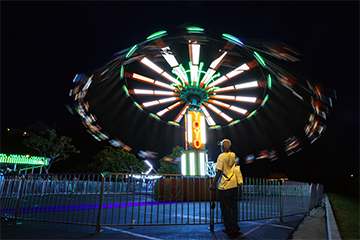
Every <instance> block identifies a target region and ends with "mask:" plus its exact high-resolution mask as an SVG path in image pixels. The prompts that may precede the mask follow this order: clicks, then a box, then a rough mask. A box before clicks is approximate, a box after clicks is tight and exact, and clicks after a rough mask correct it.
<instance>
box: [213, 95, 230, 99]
mask: <svg viewBox="0 0 360 240" xmlns="http://www.w3.org/2000/svg"><path fill="white" fill-rule="evenodd" d="M214 98H218V99H224V100H235V96H228V95H215V96H214Z"/></svg>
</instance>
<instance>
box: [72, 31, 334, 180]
mask: <svg viewBox="0 0 360 240" xmlns="http://www.w3.org/2000/svg"><path fill="white" fill-rule="evenodd" d="M185 31H186V33H184V34H182V35H179V36H175V37H174V36H169V37H168V36H167V34H168V32H167V31H159V32H156V33H154V34H152V35H150V36H149V37H148V38H147V39H146V41H144V42H141V43H138V44H135V45H133V46H132V47H131V48H130V49H129V50H128V51H126V52H127V53H126V56H125V58H124V57H123V58H121V57H116V58H115V59H116V61H110V62H109V63H107V64H105V65H104V66H102V67H100V68H99V69H98V70H97V71H95V72H94V73H92V74H91V76H90V77H87V76H85V75H84V74H77V75H76V76H75V78H74V80H73V82H74V84H75V85H76V86H75V87H74V88H73V90H72V91H70V95H71V96H72V97H73V99H74V101H75V103H74V108H75V109H76V110H77V112H78V114H79V115H80V116H81V118H82V119H83V122H84V124H85V125H86V126H87V127H88V128H89V130H90V132H91V134H93V136H94V137H96V138H97V139H99V140H106V141H109V142H111V143H114V142H113V141H112V140H113V139H112V135H113V134H115V133H114V132H111V133H104V132H103V131H104V130H105V129H103V128H102V127H100V126H101V125H103V124H105V125H112V124H115V122H117V121H116V120H115V119H114V118H112V119H114V120H113V122H110V121H107V120H106V117H105V116H107V115H109V113H108V114H105V113H104V111H106V110H105V109H106V108H103V106H104V105H101V102H108V103H106V104H107V106H111V105H112V103H111V102H112V101H113V100H114V99H111V96H112V95H109V94H107V95H106V96H103V95H101V94H100V96H101V101H100V100H99V99H100V97H98V96H96V94H94V93H95V92H96V93H101V92H102V91H103V92H104V93H111V92H112V88H116V87H118V86H119V84H120V85H122V86H123V87H122V89H123V92H124V93H125V94H124V96H125V97H128V98H129V99H130V100H131V101H132V102H133V103H134V104H135V105H136V106H137V107H138V108H139V109H141V110H142V112H144V113H146V114H148V115H149V116H151V117H152V118H155V119H156V121H157V122H159V124H161V123H165V124H166V125H164V126H169V125H171V126H176V127H177V128H179V127H180V128H185V129H186V131H187V134H186V137H185V142H186V149H185V151H184V154H186V156H185V157H184V156H182V161H181V163H182V168H181V169H182V172H183V173H186V174H191V175H192V174H203V173H204V172H205V171H206V170H204V169H203V166H202V163H203V161H204V159H207V153H206V154H205V152H206V151H207V150H206V147H205V143H206V142H209V141H214V138H218V137H221V136H224V137H225V136H226V135H225V134H227V135H231V136H232V137H233V138H234V139H233V141H235V142H236V141H239V142H244V140H243V139H242V138H243V136H241V135H242V134H246V135H247V136H248V139H249V143H245V145H247V148H244V149H243V153H242V155H243V159H244V160H245V162H246V163H249V162H252V161H253V159H255V157H254V158H252V157H251V156H259V157H257V158H256V159H258V160H263V159H270V160H272V161H273V160H274V159H276V158H277V152H278V151H276V150H275V149H277V148H278V145H277V146H276V144H275V143H274V141H273V139H279V140H276V142H281V143H282V145H283V149H282V150H283V151H284V152H286V153H287V154H288V155H289V154H293V153H295V152H297V151H299V150H300V149H301V145H302V142H304V140H303V139H302V135H303V136H305V137H306V138H307V141H308V142H309V143H313V142H314V141H315V140H317V139H318V137H319V136H321V135H322V133H323V132H324V130H325V129H326V124H325V120H326V119H327V115H328V114H329V107H331V106H332V101H333V99H334V97H332V96H326V95H325V94H324V93H323V92H322V91H321V88H320V87H317V86H315V87H313V84H312V83H311V82H310V81H309V80H308V79H306V78H302V77H301V76H295V74H291V73H289V70H288V69H287V70H286V71H285V70H284V69H283V68H282V66H281V64H279V63H278V62H275V61H273V59H274V58H275V59H276V61H287V60H290V62H294V61H295V59H294V58H291V57H290V55H291V54H297V52H294V51H292V50H291V51H290V50H289V52H287V53H286V54H281V53H280V52H279V51H280V50H281V48H279V47H278V46H276V47H269V46H268V45H266V44H263V48H262V49H258V48H256V47H253V46H251V42H249V43H246V44H244V43H243V42H242V41H240V40H239V39H238V38H236V37H234V36H232V35H230V34H227V33H224V34H222V35H221V39H222V40H216V39H212V38H210V37H208V36H207V35H206V34H205V32H204V29H203V28H198V27H192V26H187V27H185ZM184 40H185V41H184ZM205 43H206V44H205ZM274 49H275V50H276V49H277V50H276V51H278V53H277V54H276V55H274V51H275V50H274ZM282 50H284V51H285V50H286V49H285V48H284V49H282ZM124 55H125V53H124ZM278 56H281V58H279V57H278ZM122 59H123V60H122ZM125 59H126V61H125ZM188 60H189V61H188ZM296 61H300V60H299V59H296ZM287 62H289V61H287ZM184 66H189V67H188V69H185V67H184ZM229 67H230V68H231V69H230V71H229ZM203 68H207V70H206V71H203V70H202V69H203ZM120 75H121V77H119V76H120ZM114 79H116V80H117V82H116V84H111V83H112V81H113V80H114ZM119 79H120V81H119ZM163 80H167V81H169V82H170V83H171V84H167V83H165V82H163ZM106 82H109V84H108V85H106ZM164 88H166V89H167V90H168V91H164V90H162V89H164ZM228 92H231V93H232V94H224V93H228ZM88 93H90V94H88ZM333 95H336V94H333ZM109 96H110V97H109ZM161 96H171V97H169V98H162V97H161ZM120 98H122V97H121V96H120ZM89 102H90V104H89ZM324 102H325V103H324ZM214 105H217V106H219V107H215V106H214ZM89 106H90V107H89ZM180 106H181V108H178V107H180ZM119 109H120V108H119ZM208 109H210V110H211V111H210V112H209V111H208ZM92 111H95V112H94V113H92ZM120 111H124V112H127V111H129V109H128V108H122V110H120ZM150 111H151V112H150ZM192 111H195V112H198V113H199V114H201V118H199V119H201V120H198V119H197V118H196V120H195V118H194V117H191V115H190V114H189V113H190V112H192ZM155 113H156V114H155ZM131 114H134V113H131ZM131 114H126V113H122V114H118V116H119V117H121V118H124V117H125V118H127V117H128V118H129V121H130V122H129V121H126V120H124V119H121V120H120V121H119V123H116V124H115V125H117V126H118V128H119V130H120V129H121V128H129V127H128V126H126V124H125V125H124V126H121V125H120V123H122V122H124V123H125V122H129V123H128V124H129V125H130V126H131V127H130V129H134V130H135V129H136V127H135V122H140V121H141V120H140V115H141V114H140V115H138V116H137V117H136V119H131V118H132V115H131ZM110 115H111V114H110ZM184 115H187V117H186V119H185V120H186V121H185V122H186V124H185V123H181V120H182V119H183V117H184ZM194 116H195V115H194ZM309 116H310V117H309ZM133 120H134V121H133ZM199 122H201V124H200V123H199ZM205 122H206V124H207V125H208V129H209V133H208V134H206V135H205V131H206V130H205ZM100 123H102V124H100ZM154 124H155V123H154ZM159 124H155V125H154V127H153V128H151V130H150V132H151V133H152V134H151V136H152V138H153V139H154V140H155V139H156V135H157V134H158V132H157V130H158V129H159V128H160V126H161V125H159ZM199 124H200V125H201V126H202V129H201V131H200V129H197V127H198V126H199ZM248 126H249V128H248ZM265 126H267V127H265ZM270 126H272V127H273V128H271V127H270ZM229 128H231V129H232V131H230V130H229ZM247 128H248V129H247ZM269 128H270V129H271V130H268V129H269ZM106 129H109V128H108V127H106ZM143 129H144V126H142V128H141V130H142V131H143ZM195 129H196V131H198V132H196V134H195V135H193V133H194V131H195ZM215 129H216V130H220V129H221V130H223V132H217V131H213V130H215ZM244 129H246V131H244ZM137 130H138V129H137ZM235 132H239V133H240V134H235ZM190 133H191V134H190ZM137 135H139V136H140V135H141V134H140V133H138V134H137ZM215 135H218V136H215ZM274 135H278V136H274ZM200 136H201V137H200ZM205 136H207V137H208V138H209V139H211V140H209V139H205ZM249 136H250V137H249ZM193 141H194V145H191V144H192V142H193ZM154 142H155V141H154ZM188 143H189V149H188V147H187V146H188V145H187V144H188ZM190 145H191V147H190ZM199 146H203V147H202V148H201V149H202V150H204V151H205V152H204V151H202V152H196V151H195V150H196V148H197V147H199ZM264 149H265V150H264ZM277 150H278V149H277ZM194 151H195V152H194ZM265 151H266V154H264V153H265ZM256 152H260V153H256ZM203 154H205V155H204V156H205V157H204V156H203ZM249 156H250V157H249ZM189 164H190V165H189ZM184 166H185V167H184ZM193 168H195V169H193ZM198 168H199V169H198Z"/></svg>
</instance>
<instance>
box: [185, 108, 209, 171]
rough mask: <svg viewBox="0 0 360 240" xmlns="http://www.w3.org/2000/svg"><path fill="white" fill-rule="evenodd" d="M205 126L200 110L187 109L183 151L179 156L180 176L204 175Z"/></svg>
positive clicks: (205, 160) (205, 156)
mask: <svg viewBox="0 0 360 240" xmlns="http://www.w3.org/2000/svg"><path fill="white" fill-rule="evenodd" d="M205 131H206V126H205V118H204V113H203V112H202V111H201V110H195V109H188V110H187V112H186V117H185V150H184V151H183V152H182V155H181V174H182V175H192V176H193V175H202V176H204V175H206V173H207V160H208V157H207V150H206V135H205Z"/></svg>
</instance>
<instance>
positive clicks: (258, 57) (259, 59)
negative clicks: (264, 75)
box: [254, 51, 266, 68]
mask: <svg viewBox="0 0 360 240" xmlns="http://www.w3.org/2000/svg"><path fill="white" fill-rule="evenodd" d="M254 56H255V58H256V60H258V62H259V63H260V64H261V66H263V67H264V68H266V64H265V61H264V59H263V58H262V57H261V56H260V55H259V54H258V53H257V52H255V51H254Z"/></svg>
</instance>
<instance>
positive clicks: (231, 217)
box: [219, 188, 239, 229]
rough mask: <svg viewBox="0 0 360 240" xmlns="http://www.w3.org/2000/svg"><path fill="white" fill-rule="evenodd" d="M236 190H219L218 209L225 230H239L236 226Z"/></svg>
mask: <svg viewBox="0 0 360 240" xmlns="http://www.w3.org/2000/svg"><path fill="white" fill-rule="evenodd" d="M237 190H238V189H237V188H231V189H227V190H219V197H220V207H221V212H222V216H223V219H224V226H225V228H226V229H236V228H239V226H238V224H237V220H238V219H237V214H238V211H237V200H238V191H237Z"/></svg>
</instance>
